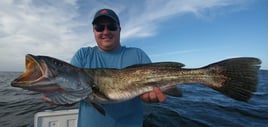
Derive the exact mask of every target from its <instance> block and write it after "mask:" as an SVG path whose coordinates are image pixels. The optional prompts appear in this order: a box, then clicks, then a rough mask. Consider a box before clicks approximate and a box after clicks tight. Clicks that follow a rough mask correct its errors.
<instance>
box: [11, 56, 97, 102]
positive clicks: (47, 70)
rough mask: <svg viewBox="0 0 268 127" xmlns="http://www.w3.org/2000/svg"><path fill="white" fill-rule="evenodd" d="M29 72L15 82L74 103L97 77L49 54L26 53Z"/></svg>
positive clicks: (89, 88)
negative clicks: (94, 77)
mask: <svg viewBox="0 0 268 127" xmlns="http://www.w3.org/2000/svg"><path fill="white" fill-rule="evenodd" d="M25 60H26V65H25V68H26V70H25V72H23V73H22V74H21V75H20V76H19V77H18V78H16V79H14V80H13V81H12V82H11V86H13V87H19V88H23V89H27V90H30V91H36V92H40V93H43V94H44V95H45V96H46V97H47V98H48V99H49V100H50V101H52V102H54V103H55V104H72V103H75V102H78V101H80V100H82V99H85V98H86V97H87V96H88V95H89V94H90V93H91V92H92V89H91V87H90V83H92V82H93V79H92V78H91V77H90V76H89V75H87V74H86V73H85V72H84V71H83V69H81V68H77V67H75V66H73V65H71V64H69V63H67V62H64V61H61V60H58V59H55V58H52V57H49V56H34V55H31V54H27V55H26V59H25Z"/></svg>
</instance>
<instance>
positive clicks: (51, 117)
mask: <svg viewBox="0 0 268 127" xmlns="http://www.w3.org/2000/svg"><path fill="white" fill-rule="evenodd" d="M77 120H78V109H69V110H57V111H52V110H46V111H43V112H37V113H36V114H35V115H34V127H77Z"/></svg>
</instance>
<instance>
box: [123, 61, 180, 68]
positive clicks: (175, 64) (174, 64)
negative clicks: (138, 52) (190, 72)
mask: <svg viewBox="0 0 268 127" xmlns="http://www.w3.org/2000/svg"><path fill="white" fill-rule="evenodd" d="M135 67H156V68H161V67H165V68H182V67H184V64H182V63H178V62H156V63H148V64H135V65H131V66H128V67H126V68H135Z"/></svg>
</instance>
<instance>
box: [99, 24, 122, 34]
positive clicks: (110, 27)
mask: <svg viewBox="0 0 268 127" xmlns="http://www.w3.org/2000/svg"><path fill="white" fill-rule="evenodd" d="M105 27H106V28H107V29H108V30H109V31H116V30H117V28H118V27H117V24H115V23H112V24H106V25H101V24H96V25H94V29H95V30H96V31H97V32H102V31H104V29H105Z"/></svg>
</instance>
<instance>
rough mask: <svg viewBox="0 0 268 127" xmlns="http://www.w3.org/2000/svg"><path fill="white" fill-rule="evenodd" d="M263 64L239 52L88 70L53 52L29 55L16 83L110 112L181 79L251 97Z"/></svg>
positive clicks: (60, 99)
mask: <svg viewBox="0 0 268 127" xmlns="http://www.w3.org/2000/svg"><path fill="white" fill-rule="evenodd" d="M260 64H261V61H260V60H259V59H257V58H253V57H240V58H231V59H226V60H223V61H220V62H216V63H213V64H210V65H207V66H204V67H201V68H193V69H191V68H183V66H184V65H183V64H181V63H177V62H158V63H149V64H140V65H133V66H129V67H126V68H123V69H110V68H96V69H85V68H78V67H75V66H73V65H71V64H69V63H67V62H64V61H62V60H58V59H56V58H52V57H49V56H34V55H31V54H28V55H26V70H25V72H24V73H22V74H21V75H20V76H19V77H18V78H16V79H14V80H13V81H12V82H11V85H12V86H13V87H20V88H23V89H27V90H31V91H37V92H40V93H43V94H44V96H46V97H47V98H48V99H49V100H50V101H51V102H53V103H55V104H73V103H76V102H79V101H81V100H85V101H87V102H88V103H89V104H91V105H92V106H94V107H95V108H96V109H97V110H98V111H99V112H101V113H102V114H105V111H104V110H103V109H102V107H101V106H100V104H105V103H118V102H122V101H126V100H129V99H132V98H134V97H136V96H139V95H141V94H143V93H145V92H148V91H151V90H152V89H153V88H154V87H159V88H160V89H161V90H162V91H164V92H165V91H168V90H171V89H174V88H176V85H181V84H203V85H205V86H208V87H210V88H212V89H214V90H217V91H219V92H220V93H222V94H224V95H226V96H228V97H231V98H233V99H236V100H239V101H248V100H249V99H250V97H251V96H252V94H253V92H254V91H255V90H256V86H257V82H258V76H257V73H258V70H259V68H260ZM167 94H168V93H167Z"/></svg>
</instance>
